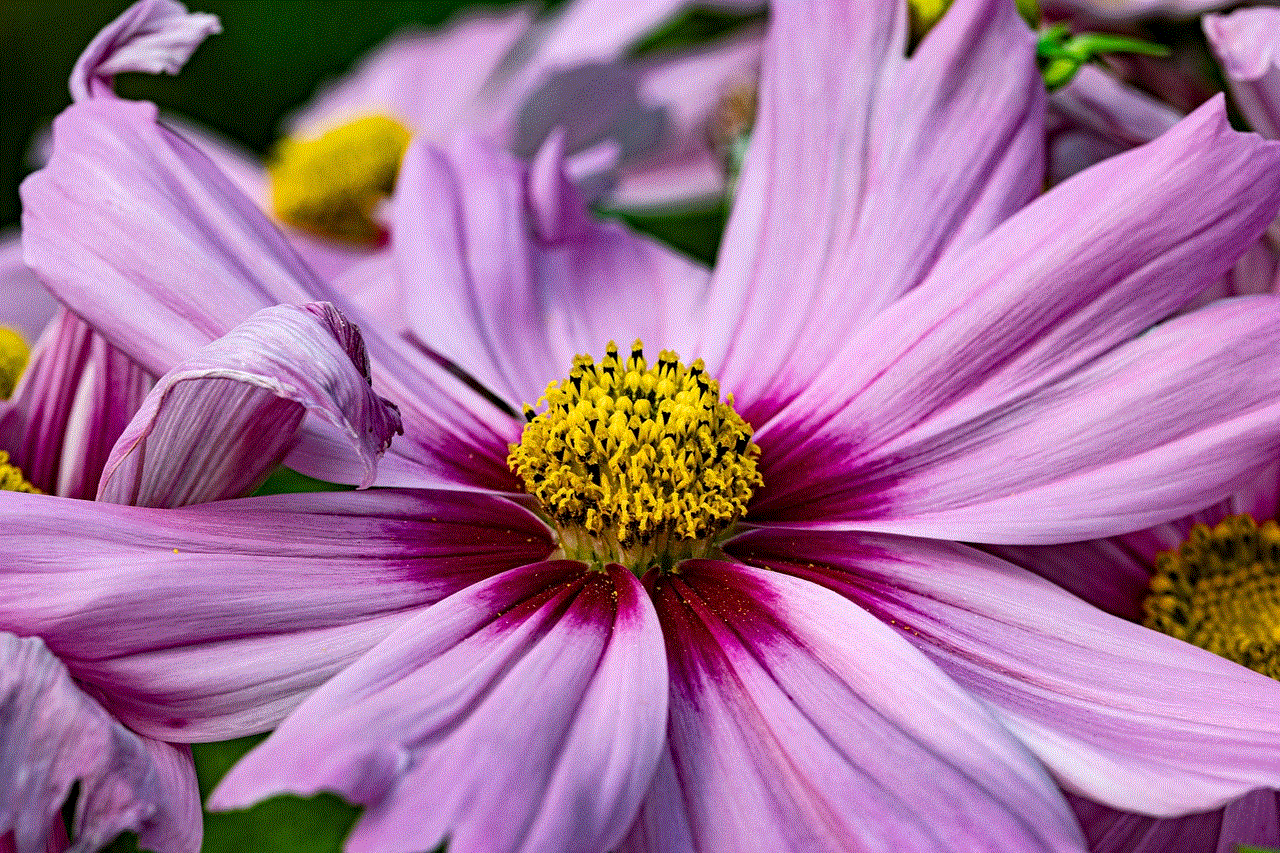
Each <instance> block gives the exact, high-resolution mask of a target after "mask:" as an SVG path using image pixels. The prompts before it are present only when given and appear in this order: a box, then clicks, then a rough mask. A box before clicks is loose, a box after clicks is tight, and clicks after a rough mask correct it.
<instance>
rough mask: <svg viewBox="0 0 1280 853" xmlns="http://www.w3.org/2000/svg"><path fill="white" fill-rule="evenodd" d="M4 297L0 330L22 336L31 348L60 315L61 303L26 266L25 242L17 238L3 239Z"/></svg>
mask: <svg viewBox="0 0 1280 853" xmlns="http://www.w3.org/2000/svg"><path fill="white" fill-rule="evenodd" d="M0 293H3V294H4V304H3V305H2V306H0V326H8V327H10V328H12V329H16V330H17V331H19V332H21V333H22V338H23V340H24V341H26V342H27V344H28V345H29V344H31V342H32V341H34V340H35V339H36V338H38V337H40V333H41V332H42V331H44V327H45V326H46V325H48V324H49V321H50V320H52V319H53V317H54V315H55V314H56V313H57V311H58V300H56V299H54V298H53V294H51V293H49V291H48V290H47V289H46V288H45V286H44V283H43V282H41V281H40V279H39V278H37V277H36V275H35V273H33V272H32V271H31V269H30V267H28V266H27V265H26V263H24V262H23V260H22V240H21V239H20V238H19V237H18V236H17V235H16V234H11V235H6V236H0Z"/></svg>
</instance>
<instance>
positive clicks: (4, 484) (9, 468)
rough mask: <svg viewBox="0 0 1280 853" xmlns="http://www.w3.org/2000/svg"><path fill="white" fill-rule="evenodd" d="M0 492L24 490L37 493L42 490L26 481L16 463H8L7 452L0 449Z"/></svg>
mask: <svg viewBox="0 0 1280 853" xmlns="http://www.w3.org/2000/svg"><path fill="white" fill-rule="evenodd" d="M0 492H26V493H28V494H32V495H39V494H42V492H41V491H40V490H39V489H37V488H36V487H35V486H33V485H31V484H30V483H28V482H27V478H26V477H24V476H22V470H21V469H20V468H18V466H17V465H10V464H9V454H8V453H5V452H4V451H3V450H0Z"/></svg>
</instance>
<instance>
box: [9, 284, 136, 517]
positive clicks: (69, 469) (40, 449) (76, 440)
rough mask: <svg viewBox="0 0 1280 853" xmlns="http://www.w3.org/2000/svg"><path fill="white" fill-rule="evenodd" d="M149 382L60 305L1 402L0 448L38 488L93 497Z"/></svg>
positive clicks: (129, 361)
mask: <svg viewBox="0 0 1280 853" xmlns="http://www.w3.org/2000/svg"><path fill="white" fill-rule="evenodd" d="M152 382H153V380H152V378H151V377H150V376H149V375H147V373H146V372H145V371H143V369H142V368H141V367H139V366H138V364H137V363H136V362H134V361H133V360H132V359H130V358H129V357H128V356H126V355H125V354H124V353H122V352H120V351H119V350H118V349H116V348H115V347H113V346H111V345H110V344H108V343H107V341H106V340H105V339H104V338H103V337H102V336H101V335H99V334H98V333H96V332H95V331H94V330H93V329H91V328H90V327H89V326H88V324H86V323H85V322H84V321H83V320H81V319H80V318H79V317H77V316H75V315H74V314H72V313H70V312H69V311H67V310H66V309H65V308H63V309H59V313H58V316H57V317H56V318H55V319H54V321H53V322H52V323H50V324H49V327H48V328H47V329H46V330H45V332H44V334H43V335H42V336H41V337H40V340H39V341H37V342H36V345H35V347H34V349H33V350H32V353H31V362H30V364H29V365H28V366H27V369H26V370H25V371H24V372H23V374H22V379H21V380H20V381H19V382H18V387H17V388H15V389H14V392H13V396H12V397H10V398H9V399H8V400H6V401H4V402H3V403H0V448H2V449H4V450H6V451H7V452H8V453H9V461H10V462H11V463H12V464H14V465H17V466H18V467H19V468H21V469H22V473H23V475H24V476H25V477H26V478H27V480H28V481H29V482H30V483H32V484H33V485H35V486H36V487H38V488H39V489H41V490H42V491H44V492H48V493H50V494H58V495H62V496H63V497H69V498H82V499H87V500H92V499H93V497H94V495H96V494H97V493H98V479H99V477H100V476H101V475H102V469H103V466H105V465H106V462H107V457H108V456H109V455H110V453H111V448H112V446H113V445H114V444H115V443H116V439H118V438H119V437H120V434H121V433H122V432H123V431H124V428H125V426H126V425H127V424H128V423H129V419H130V418H132V417H133V414H134V412H136V411H137V410H138V407H139V406H140V405H141V404H142V400H143V398H144V397H145V396H146V394H147V391H148V390H150V388H151V385H152Z"/></svg>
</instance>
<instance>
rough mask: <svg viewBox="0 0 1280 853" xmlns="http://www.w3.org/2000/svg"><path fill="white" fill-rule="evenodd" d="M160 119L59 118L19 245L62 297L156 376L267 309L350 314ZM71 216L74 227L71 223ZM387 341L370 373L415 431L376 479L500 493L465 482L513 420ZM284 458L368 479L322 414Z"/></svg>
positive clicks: (113, 111)
mask: <svg viewBox="0 0 1280 853" xmlns="http://www.w3.org/2000/svg"><path fill="white" fill-rule="evenodd" d="M155 116H156V114H155V108H154V107H153V106H151V105H149V104H136V103H128V102H123V101H117V100H105V99H94V100H91V101H89V102H87V103H84V104H79V105H73V106H72V107H71V108H70V109H69V110H68V111H67V112H65V113H64V114H63V115H62V116H60V117H59V119H58V120H57V122H55V125H56V126H55V146H54V147H55V151H54V156H53V158H52V160H51V161H50V164H49V166H48V167H46V168H45V169H44V170H42V171H41V172H39V173H37V174H36V175H33V176H32V177H31V178H29V179H28V180H27V182H26V183H25V184H24V187H25V189H24V190H23V192H24V197H25V202H24V204H25V214H24V215H25V216H26V221H27V225H26V231H25V234H24V241H25V249H26V252H27V259H28V262H29V263H30V264H31V265H32V267H33V268H34V269H35V270H36V271H37V272H38V273H39V274H40V275H41V276H42V277H43V278H44V279H45V280H46V281H47V282H48V283H49V284H50V286H51V288H52V289H53V290H54V291H55V292H56V293H57V294H58V295H59V297H60V298H62V299H63V300H64V301H66V302H67V304H68V305H69V306H70V307H71V308H72V310H74V311H76V313H78V314H80V315H81V316H83V317H85V318H86V319H87V320H88V321H89V322H90V323H91V324H92V325H93V326H94V328H96V329H98V330H99V331H100V332H101V333H102V334H103V335H104V336H106V337H107V339H108V340H109V341H111V342H112V343H113V344H114V345H116V346H118V347H120V348H121V349H122V351H124V352H126V353H127V354H128V355H130V356H131V357H133V358H135V359H136V360H137V361H138V362H139V363H140V364H141V365H143V367H144V368H146V369H148V370H150V371H152V372H154V373H155V374H156V375H160V374H163V373H165V372H167V371H168V370H170V369H171V368H173V367H174V366H175V365H176V364H178V363H180V362H181V361H183V360H184V359H185V358H187V357H189V356H190V355H192V354H193V353H194V352H196V351H197V350H198V349H199V348H200V347H202V346H204V345H206V344H208V343H210V342H211V341H213V340H214V339H216V338H218V337H221V336H222V335H224V334H226V333H227V332H229V331H230V330H231V329H233V328H234V327H235V326H236V325H238V324H239V323H241V322H243V321H244V320H246V319H247V318H248V317H249V316H251V315H252V314H253V313H254V312H255V311H258V310H259V309H261V308H265V307H269V306H272V305H276V304H279V303H286V304H298V303H306V302H313V301H316V300H317V299H326V300H327V301H331V302H335V303H336V304H340V305H341V304H343V297H342V294H341V293H339V292H336V291H335V290H334V289H333V288H331V287H329V286H328V285H327V284H326V283H323V282H321V281H320V280H319V279H318V278H317V277H316V276H315V274H314V273H313V272H312V271H311V270H310V269H309V268H308V267H307V266H306V264H305V263H304V262H303V261H302V260H301V259H300V258H299V257H298V255H297V253H296V252H295V251H294V250H293V248H292V247H291V246H290V245H289V243H288V241H287V240H286V239H285V237H284V236H283V235H281V234H280V232H279V231H278V230H277V229H276V228H275V226H274V225H272V224H271V223H270V222H269V221H268V220H267V219H266V218H265V216H264V214H263V213H262V212H261V211H259V210H258V208H257V205H256V204H255V203H254V202H253V201H251V200H250V199H248V198H246V197H245V196H244V195H243V194H242V193H241V192H240V191H239V189H237V188H236V187H235V185H234V184H233V183H232V182H231V181H230V180H229V179H227V178H226V177H225V176H224V175H222V174H221V173H220V172H219V171H218V169H217V168H216V167H215V166H214V165H213V164H212V163H211V162H209V160H208V159H207V158H206V157H205V156H204V155H203V154H201V153H200V152H199V151H198V150H197V149H196V148H194V147H193V146H191V145H190V144H189V143H187V142H186V141H185V140H183V139H181V138H180V137H179V136H177V135H176V134H174V133H172V132H171V131H169V130H167V129H165V128H163V127H161V126H159V125H157V124H156V123H155ZM68 218H69V219H71V220H73V221H75V222H77V223H78V225H77V228H75V229H67V228H66V227H65V222H66V221H67V220H68ZM73 231H74V233H73ZM353 314H354V316H355V318H356V319H357V321H359V319H360V318H359V315H358V312H353ZM378 331H379V330H378V329H377V328H376V327H366V329H365V333H366V334H365V337H366V341H367V343H368V344H369V347H370V350H371V352H372V353H373V355H374V359H375V362H378V361H380V360H382V359H384V358H385V359H386V360H387V361H389V362H391V365H390V367H389V368H388V370H389V372H390V373H393V374H394V375H391V376H387V377H385V378H386V380H387V385H388V387H387V388H386V390H385V392H384V393H385V395H386V396H388V397H389V398H391V399H392V400H393V401H394V402H395V403H397V404H398V405H400V407H401V410H402V412H403V413H404V415H405V425H406V428H407V429H408V430H409V431H410V433H411V440H410V441H407V442H406V443H405V444H406V449H405V452H404V453H401V452H400V451H399V449H398V448H393V449H392V451H391V452H390V453H389V454H388V458H387V459H385V460H384V463H383V466H382V471H383V473H384V474H385V475H386V476H385V478H384V479H383V480H380V483H384V484H407V485H415V486H420V485H455V484H457V483H458V482H459V481H461V482H462V483H463V484H467V485H471V484H473V483H474V482H475V481H476V480H477V479H479V480H480V481H481V483H482V484H483V485H486V486H488V485H491V484H492V483H493V481H494V480H495V477H494V475H493V474H492V473H488V475H487V476H479V477H477V476H469V475H468V468H469V463H470V458H469V454H470V455H474V448H475V447H476V444H475V442H470V441H467V440H466V438H467V437H468V436H470V435H472V434H477V433H479V434H484V435H485V436H486V437H487V436H491V435H493V434H495V433H500V434H501V438H500V439H499V440H498V441H497V442H493V441H489V440H488V439H487V438H486V441H488V445H487V446H493V445H495V444H496V446H498V447H501V448H504V447H505V442H506V441H507V440H509V439H508V438H507V437H506V436H507V433H509V432H511V424H512V421H511V417H510V416H509V415H508V414H506V413H502V412H498V411H497V410H496V409H494V407H493V406H491V405H490V404H489V403H487V402H485V401H484V400H483V399H482V398H480V397H479V395H477V394H476V393H475V391H474V390H472V389H470V388H468V387H466V386H465V385H464V384H463V383H462V382H460V381H458V380H457V379H455V378H454V377H452V376H450V375H448V373H447V372H446V371H445V370H444V369H443V368H441V367H440V366H439V365H437V364H434V363H432V362H430V360H429V359H422V358H419V359H418V360H416V361H413V360H412V358H411V357H409V356H407V355H406V354H405V348H406V347H405V344H404V343H403V342H400V341H396V340H389V341H380V340H378ZM374 373H375V374H376V375H378V377H379V384H380V385H381V384H382V379H383V376H382V374H381V373H380V371H379V370H378V369H375V370H374ZM451 436H462V437H463V439H462V440H461V441H458V442H456V443H454V442H452V439H451ZM424 449H426V450H427V453H426V454H425V456H423V455H422V454H421V453H420V451H422V450H424ZM288 462H289V464H290V465H292V466H293V467H296V468H298V469H300V470H302V471H304V472H305V473H308V474H311V475H312V476H315V477H319V478H321V479H325V480H330V481H334V482H359V481H360V480H361V479H362V474H363V471H364V467H363V465H362V463H361V461H360V460H359V458H358V457H357V456H356V454H355V453H353V452H352V451H351V450H350V447H349V442H348V441H347V440H346V438H345V436H343V435H342V434H341V433H336V432H335V431H334V430H333V429H331V428H326V426H325V425H324V424H322V423H320V422H319V421H316V420H314V419H312V420H310V421H308V422H306V423H304V425H303V434H302V436H301V437H300V439H299V446H298V448H297V449H296V450H295V451H294V453H293V454H292V455H291V456H290V458H289V460H288ZM499 467H500V468H501V469H502V471H500V472H498V473H499V474H500V475H502V476H505V477H506V480H507V481H509V479H510V475H509V474H504V472H505V465H500V466H499Z"/></svg>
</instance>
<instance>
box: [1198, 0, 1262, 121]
mask: <svg viewBox="0 0 1280 853" xmlns="http://www.w3.org/2000/svg"><path fill="white" fill-rule="evenodd" d="M1204 34H1205V36H1207V37H1208V39H1209V45H1210V47H1212V48H1213V52H1214V54H1215V55H1216V56H1217V57H1218V61H1219V62H1221V63H1222V67H1223V70H1224V71H1226V72H1227V81H1228V83H1229V84H1230V86H1231V94H1232V95H1234V96H1235V99H1236V104H1237V105H1238V106H1239V107H1240V111H1241V112H1242V113H1244V117H1245V118H1246V119H1248V121H1249V124H1250V125H1251V126H1252V127H1253V129H1254V130H1256V131H1258V133H1261V134H1262V135H1263V136H1266V137H1267V138H1269V139H1280V9H1271V8H1258V9H1237V10H1236V11H1234V12H1231V13H1229V14H1226V15H1205V16H1204Z"/></svg>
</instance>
